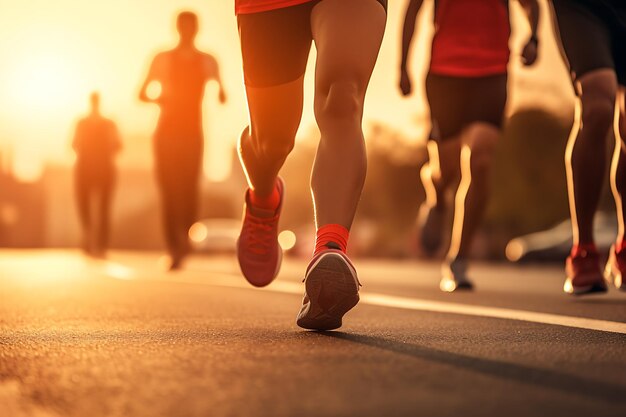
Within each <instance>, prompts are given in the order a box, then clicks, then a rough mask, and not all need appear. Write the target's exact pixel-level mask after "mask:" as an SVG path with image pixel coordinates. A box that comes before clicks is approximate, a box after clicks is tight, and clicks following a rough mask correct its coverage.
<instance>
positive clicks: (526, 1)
mask: <svg viewBox="0 0 626 417" xmlns="http://www.w3.org/2000/svg"><path fill="white" fill-rule="evenodd" d="M519 2H520V4H521V6H522V8H523V9H524V13H525V14H526V17H527V18H528V24H529V25H530V32H531V35H530V38H529V39H528V42H526V45H525V46H524V49H523V50H522V59H523V61H524V65H532V64H534V63H535V61H536V60H537V47H538V46H539V38H538V35H537V29H538V28H539V3H538V2H537V0H519Z"/></svg>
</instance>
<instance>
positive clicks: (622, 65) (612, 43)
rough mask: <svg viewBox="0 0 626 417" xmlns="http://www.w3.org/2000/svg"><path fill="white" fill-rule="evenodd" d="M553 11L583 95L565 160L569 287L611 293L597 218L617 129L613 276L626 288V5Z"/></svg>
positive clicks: (585, 4)
mask: <svg viewBox="0 0 626 417" xmlns="http://www.w3.org/2000/svg"><path fill="white" fill-rule="evenodd" d="M553 5H554V11H555V12H556V13H555V16H556V21H557V22H556V23H557V24H558V28H559V32H560V37H561V43H562V46H563V50H564V53H565V56H566V58H567V61H568V62H569V66H570V69H571V74H572V80H573V82H574V87H575V90H576V94H577V96H578V109H577V110H578V112H577V113H578V117H579V123H578V124H575V126H574V128H573V129H574V130H573V132H572V135H571V136H570V141H569V143H568V146H567V151H566V157H565V160H566V168H567V181H568V190H569V196H570V213H571V217H572V225H573V232H574V233H573V235H574V242H573V243H574V244H573V247H572V252H571V254H570V256H569V257H568V258H567V261H566V274H567V279H566V281H565V285H564V287H563V289H564V290H565V292H567V293H570V294H575V295H580V294H587V293H592V292H605V291H607V286H606V283H605V280H604V279H603V276H602V269H601V266H600V256H599V254H598V250H597V249H596V246H595V243H594V237H593V218H594V215H595V212H596V210H597V208H598V203H599V200H600V193H601V190H602V182H603V179H604V172H605V168H606V154H605V152H606V148H605V142H604V141H605V140H606V139H605V138H606V137H607V136H608V133H609V131H610V129H611V125H612V124H613V126H614V131H615V139H616V141H615V144H616V146H615V152H614V154H613V161H612V162H613V163H612V166H611V185H612V190H613V197H614V198H615V205H616V207H617V218H618V224H619V231H618V236H617V242H616V243H615V245H614V246H613V247H612V248H611V252H610V254H609V261H608V263H607V265H606V268H605V278H606V281H609V282H611V281H612V282H613V283H614V284H615V286H616V287H617V288H620V289H622V290H626V284H624V282H623V280H622V273H623V272H624V271H626V250H625V249H626V243H625V240H624V204H623V202H622V196H623V195H624V192H625V191H626V160H625V159H624V158H625V156H626V149H625V148H624V144H623V140H624V139H625V138H626V117H625V114H624V112H625V109H624V107H625V101H626V98H625V91H626V87H625V86H626V54H625V53H624V52H625V49H624V45H626V3H625V2H624V1H622V0H567V1H565V0H554V1H553ZM616 113H618V116H615V114H616ZM614 118H615V119H614ZM620 137H621V140H620Z"/></svg>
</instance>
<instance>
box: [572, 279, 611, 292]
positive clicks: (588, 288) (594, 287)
mask: <svg viewBox="0 0 626 417" xmlns="http://www.w3.org/2000/svg"><path fill="white" fill-rule="evenodd" d="M563 291H564V292H565V293H567V294H571V295H586V294H594V293H604V292H607V291H608V288H607V286H606V283H605V282H604V279H603V280H602V281H599V282H596V283H593V284H591V285H584V286H574V285H573V284H572V280H571V279H570V278H568V279H567V280H566V281H565V284H564V285H563Z"/></svg>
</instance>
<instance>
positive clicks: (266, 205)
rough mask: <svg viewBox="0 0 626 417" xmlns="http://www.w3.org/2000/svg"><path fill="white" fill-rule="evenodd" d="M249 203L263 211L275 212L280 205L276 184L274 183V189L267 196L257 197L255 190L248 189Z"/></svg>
mask: <svg viewBox="0 0 626 417" xmlns="http://www.w3.org/2000/svg"><path fill="white" fill-rule="evenodd" d="M250 203H251V204H252V206H253V207H256V208H260V209H263V210H276V209H277V208H278V206H279V205H280V191H279V190H278V182H276V183H274V188H273V189H272V191H271V192H270V194H269V195H258V194H257V193H256V192H255V190H252V189H250Z"/></svg>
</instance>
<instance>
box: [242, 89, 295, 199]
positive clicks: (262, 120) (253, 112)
mask: <svg viewBox="0 0 626 417" xmlns="http://www.w3.org/2000/svg"><path fill="white" fill-rule="evenodd" d="M302 84H303V77H300V78H298V79H297V80H295V81H292V82H290V83H287V84H282V85H278V86H273V87H263V88H256V87H249V86H246V93H247V95H248V108H249V111H250V123H251V127H250V128H246V129H245V130H244V132H243V133H242V135H241V139H240V141H239V157H240V159H241V164H242V166H243V168H244V171H245V172H246V176H247V178H248V184H249V186H250V188H251V189H253V190H254V191H255V193H256V194H257V195H260V196H267V195H269V194H270V193H271V192H272V190H273V188H274V184H275V182H276V177H277V176H278V172H279V171H280V168H281V167H282V166H283V164H284V163H285V159H286V158H287V155H289V153H290V152H291V150H292V149H293V145H294V140H295V137H296V132H297V130H298V126H299V125H300V119H301V117H302V94H303V93H302V88H303V87H302Z"/></svg>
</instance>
